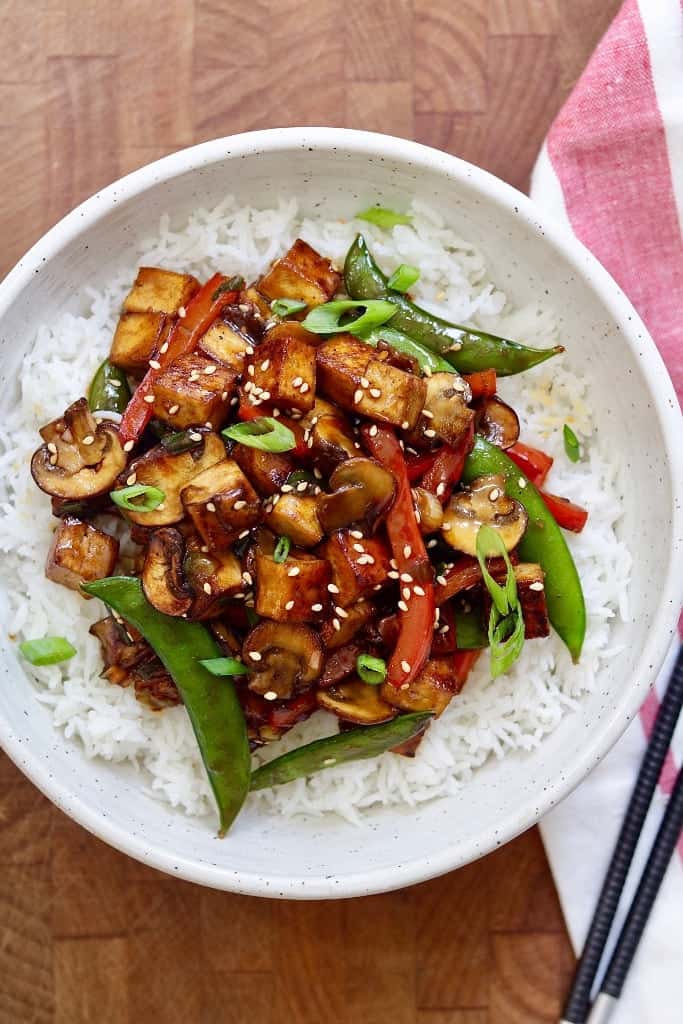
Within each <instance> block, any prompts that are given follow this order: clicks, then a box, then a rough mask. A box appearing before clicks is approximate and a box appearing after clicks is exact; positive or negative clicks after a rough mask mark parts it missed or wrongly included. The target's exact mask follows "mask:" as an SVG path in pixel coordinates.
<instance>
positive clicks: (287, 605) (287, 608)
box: [285, 601, 294, 612]
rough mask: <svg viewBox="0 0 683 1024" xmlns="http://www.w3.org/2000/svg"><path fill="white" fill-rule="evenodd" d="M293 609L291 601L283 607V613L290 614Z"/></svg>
mask: <svg viewBox="0 0 683 1024" xmlns="http://www.w3.org/2000/svg"><path fill="white" fill-rule="evenodd" d="M293 607H294V602H293V601H288V602H287V604H286V605H285V611H287V612H291V610H292V608H293Z"/></svg>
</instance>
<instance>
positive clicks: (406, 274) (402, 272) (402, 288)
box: [388, 263, 420, 292]
mask: <svg viewBox="0 0 683 1024" xmlns="http://www.w3.org/2000/svg"><path fill="white" fill-rule="evenodd" d="M419 277H420V271H419V270H418V269H417V267H411V266H410V265H409V264H408V263H402V264H401V265H400V267H397V268H396V270H395V271H394V272H393V274H392V275H391V277H390V278H389V281H388V286H389V288H393V289H394V291H395V292H407V291H408V289H409V288H412V286H413V285H414V284H415V282H416V281H417V280H419Z"/></svg>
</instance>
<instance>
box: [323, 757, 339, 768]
mask: <svg viewBox="0 0 683 1024" xmlns="http://www.w3.org/2000/svg"><path fill="white" fill-rule="evenodd" d="M336 763H337V758H336V757H326V758H325V760H324V761H323V767H324V768H331V767H332V765H333V764H336Z"/></svg>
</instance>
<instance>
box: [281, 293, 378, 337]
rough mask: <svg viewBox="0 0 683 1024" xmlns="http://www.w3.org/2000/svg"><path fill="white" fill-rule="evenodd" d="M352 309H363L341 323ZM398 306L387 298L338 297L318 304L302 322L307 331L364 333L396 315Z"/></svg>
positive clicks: (314, 332) (318, 332) (315, 332)
mask: <svg viewBox="0 0 683 1024" xmlns="http://www.w3.org/2000/svg"><path fill="white" fill-rule="evenodd" d="M352 309H362V310H364V311H365V312H363V313H361V315H360V316H359V317H356V319H355V320H350V321H345V322H344V323H341V320H342V317H344V314H345V313H348V312H350V310H352ZM396 312H397V307H396V306H395V305H394V303H393V302H387V301H386V299H363V300H362V301H356V300H355V299H336V300H335V301H334V302H326V303H325V304H324V305H322V306H316V307H315V309H312V310H311V312H310V313H309V314H308V316H307V317H306V319H305V320H304V321H303V323H302V325H301V326H302V327H305V328H306V330H307V331H312V333H313V334H338V333H340V332H341V331H343V332H344V333H346V334H362V333H363V331H370V330H372V328H373V327H379V326H380V325H381V324H385V323H386V322H387V320H391V318H392V316H395V315H396Z"/></svg>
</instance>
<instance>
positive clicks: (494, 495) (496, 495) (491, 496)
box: [489, 487, 500, 501]
mask: <svg viewBox="0 0 683 1024" xmlns="http://www.w3.org/2000/svg"><path fill="white" fill-rule="evenodd" d="M499 498H500V488H499V487H494V488H493V490H492V491H491V493H490V494H489V501H498V499H499Z"/></svg>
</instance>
